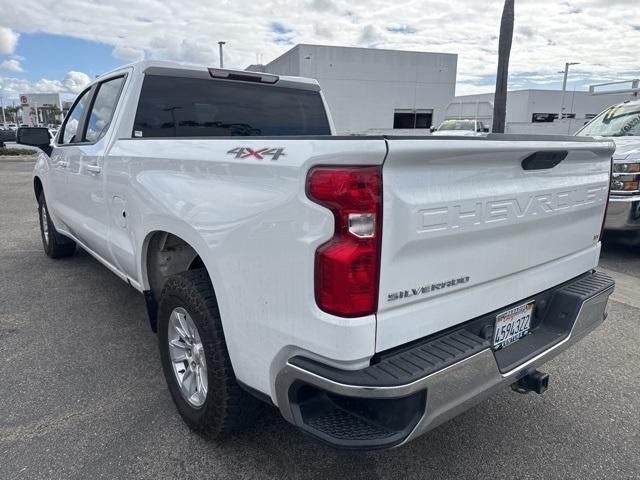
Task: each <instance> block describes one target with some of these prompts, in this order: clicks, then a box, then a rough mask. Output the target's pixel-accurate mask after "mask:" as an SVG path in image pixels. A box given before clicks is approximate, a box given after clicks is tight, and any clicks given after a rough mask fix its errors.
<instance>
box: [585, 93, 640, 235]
mask: <svg viewBox="0 0 640 480" xmlns="http://www.w3.org/2000/svg"><path fill="white" fill-rule="evenodd" d="M576 135H577V136H579V137H586V136H588V137H602V138H605V139H607V140H613V141H614V142H615V144H616V151H615V153H614V155H613V175H612V179H611V191H610V196H609V208H608V209H607V220H606V222H605V225H604V228H605V229H606V230H609V231H611V232H615V233H619V234H624V235H628V236H629V237H630V238H631V239H634V240H635V241H636V242H638V244H640V100H639V99H637V98H634V99H632V100H627V101H625V102H622V103H619V104H617V105H612V106H611V107H609V108H607V109H606V110H605V111H603V112H601V113H600V114H599V115H598V116H596V117H595V118H594V119H593V120H591V121H590V122H589V123H588V124H587V125H585V126H584V127H583V128H581V129H580V130H579V131H578V132H577V133H576Z"/></svg>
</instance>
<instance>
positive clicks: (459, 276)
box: [376, 135, 614, 351]
mask: <svg viewBox="0 0 640 480" xmlns="http://www.w3.org/2000/svg"><path fill="white" fill-rule="evenodd" d="M387 143H388V155H387V158H386V160H385V162H384V167H383V188H384V197H383V229H382V230H383V232H382V252H381V267H380V296H379V306H378V319H377V334H376V350H377V351H383V350H386V349H389V348H392V347H394V346H397V345H400V344H403V343H406V342H409V341H412V340H415V339H418V338H421V337H424V336H427V335H430V334H432V333H435V332H438V331H440V330H443V329H446V328H448V327H451V326H454V325H456V324H459V323H462V322H465V321H467V320H470V319H472V318H475V317H477V316H480V315H483V314H486V313H489V312H491V311H494V310H497V309H499V308H502V307H504V306H506V305H509V304H511V303H513V302H517V301H519V300H522V299H525V298H526V297H528V296H531V295H533V294H535V293H538V292H540V291H542V290H545V289H547V288H550V287H552V286H555V285H557V284H559V283H562V282H564V281H566V280H569V279H571V278H573V277H576V276H578V275H580V274H582V273H584V272H586V271H588V270H590V269H592V268H594V267H595V266H596V264H597V261H598V257H599V253H600V239H599V235H600V229H601V226H602V220H603V215H604V210H605V205H606V203H607V202H606V201H607V195H608V182H609V174H610V160H611V155H612V153H613V148H614V147H613V144H611V143H604V142H595V141H575V140H570V138H569V137H558V140H554V141H550V139H549V138H545V139H537V138H536V137H530V138H526V137H524V138H523V137H516V138H511V137H508V136H498V135H491V136H489V137H488V138H486V139H473V140H471V139H451V138H449V139H443V137H439V138H423V139H413V138H404V139H403V138H399V137H396V138H393V137H391V138H388V139H387ZM565 154H566V156H565ZM559 159H561V161H560V162H559V163H557V164H556V165H555V166H553V164H554V163H556V162H557V161H558V160H559Z"/></svg>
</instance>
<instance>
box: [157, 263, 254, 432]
mask: <svg viewBox="0 0 640 480" xmlns="http://www.w3.org/2000/svg"><path fill="white" fill-rule="evenodd" d="M158 340H159V343H160V359H161V361H162V369H163V371H164V375H165V378H166V380H167V384H168V387H169V391H170V392H171V396H172V397H173V401H174V402H175V404H176V407H177V408H178V412H180V415H181V416H182V418H183V419H184V421H185V422H186V423H187V425H189V426H190V427H191V428H192V429H193V430H196V431H198V432H201V433H203V434H206V435H207V436H209V437H212V438H221V437H224V436H226V435H228V434H230V433H233V432H235V431H238V430H241V429H243V428H245V427H247V426H249V425H251V424H252V423H253V421H254V420H255V419H256V417H257V415H258V413H259V411H260V407H261V405H262V404H261V402H260V401H259V400H257V399H256V398H254V397H252V396H251V395H249V394H248V393H247V392H245V391H244V390H242V388H240V386H239V385H238V382H237V381H236V378H235V375H234V373H233V368H232V366H231V360H230V359H229V352H228V351H227V346H226V343H225V338H224V333H223V331H222V322H221V320H220V312H219V310H218V304H217V302H216V298H215V294H214V292H213V287H212V285H211V280H210V279H209V275H208V274H207V272H206V270H205V269H197V270H191V271H188V272H183V273H180V274H177V275H174V276H171V277H169V279H167V282H166V283H165V286H164V288H163V290H162V294H161V296H160V304H159V306H158Z"/></svg>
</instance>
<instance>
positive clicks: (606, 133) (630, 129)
mask: <svg viewBox="0 0 640 480" xmlns="http://www.w3.org/2000/svg"><path fill="white" fill-rule="evenodd" d="M576 135H578V136H581V137H595V136H602V137H625V136H639V135H640V105H637V104H635V105H619V106H615V107H611V108H608V109H607V110H605V111H604V112H602V113H601V114H600V115H598V116H597V117H596V118H594V119H593V120H591V122H589V123H588V124H587V125H586V126H585V127H584V128H583V129H582V130H580V131H579V132H578V133H577V134H576Z"/></svg>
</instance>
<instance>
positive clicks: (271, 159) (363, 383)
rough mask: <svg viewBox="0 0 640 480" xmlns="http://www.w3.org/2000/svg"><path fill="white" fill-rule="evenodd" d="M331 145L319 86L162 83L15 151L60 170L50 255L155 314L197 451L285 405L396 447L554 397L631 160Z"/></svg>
mask: <svg viewBox="0 0 640 480" xmlns="http://www.w3.org/2000/svg"><path fill="white" fill-rule="evenodd" d="M332 132H333V127H332V123H331V118H330V116H329V113H328V112H327V110H326V105H325V102H324V100H323V97H322V93H321V92H320V88H319V86H318V84H317V82H315V81H313V80H307V79H301V78H291V77H278V76H274V75H269V74H265V73H252V72H236V71H230V70H219V69H213V68H209V69H208V68H204V67H203V68H198V67H186V66H180V65H176V64H171V63H161V62H142V63H136V64H134V65H131V66H126V67H122V68H120V69H118V70H115V71H113V72H110V73H108V74H105V75H102V76H101V77H100V78H98V79H97V80H95V81H94V82H93V83H92V84H91V85H90V86H89V87H88V88H87V89H86V90H85V91H84V92H82V93H81V94H80V95H79V96H78V98H77V99H76V101H75V103H74V105H73V106H72V108H71V110H70V111H69V113H68V115H67V118H66V119H65V121H64V124H63V125H62V128H61V129H60V131H59V132H58V134H57V137H56V139H55V140H54V142H53V144H52V145H49V136H48V132H47V130H46V129H37V128H36V129H20V131H19V135H18V137H19V141H20V142H21V143H24V144H28V145H34V146H39V147H40V148H42V150H43V153H42V154H40V155H39V157H38V160H37V163H36V167H35V171H34V184H33V186H34V191H35V196H36V198H37V200H38V208H39V214H40V224H41V234H42V242H43V246H44V250H45V252H46V254H47V255H49V256H50V257H52V258H60V257H68V256H71V255H72V254H73V252H74V250H75V248H76V245H79V246H81V247H82V248H83V249H85V250H86V251H87V252H89V253H90V254H91V255H93V256H94V257H95V258H96V259H98V260H99V261H100V262H101V263H102V264H104V265H105V266H106V267H107V268H108V269H110V270H111V271H112V272H113V273H115V274H116V275H117V276H119V277H120V278H122V279H123V280H124V281H126V282H128V283H129V284H130V285H131V286H132V287H133V288H135V289H137V290H139V291H140V292H141V293H143V294H144V297H145V299H146V303H147V307H148V312H149V319H150V323H151V327H152V328H153V329H154V330H155V331H157V332H158V339H159V345H160V353H161V360H162V366H163V369H164V373H165V376H166V380H167V383H168V386H169V390H170V391H171V395H172V397H173V399H174V401H175V403H176V405H177V408H178V411H179V412H180V414H181V415H182V417H183V418H184V420H185V421H186V422H187V423H188V424H189V425H190V426H191V427H192V428H194V429H196V430H198V431H201V432H204V433H206V434H208V435H210V436H212V437H216V438H217V437H220V436H224V435H225V434H228V433H230V432H232V431H234V430H236V429H238V428H241V427H243V426H246V425H248V424H251V423H252V422H253V420H254V419H255V417H256V415H257V414H258V412H259V409H260V406H261V405H263V404H264V403H269V404H273V405H276V406H277V407H278V408H279V410H280V412H281V413H282V415H283V416H284V417H285V418H286V419H287V420H288V421H290V422H292V423H293V424H295V425H297V426H299V427H300V428H301V429H303V430H304V431H306V432H307V433H309V434H310V435H312V436H314V437H316V438H318V439H321V440H322V441H325V442H327V443H329V444H331V445H334V446H336V447H342V448H350V449H369V448H384V447H392V446H397V445H400V444H402V443H405V442H407V441H409V440H410V439H413V438H415V437H416V436H418V435H420V434H422V433H424V432H426V431H427V430H429V429H431V428H433V427H434V426H436V425H439V424H440V423H442V422H444V421H445V420H447V419H449V418H451V417H453V416H455V415H457V414H459V413H460V412H462V411H464V410H465V409H467V408H469V407H470V406H472V405H473V404H475V403H477V402H479V401H480V400H481V399H483V398H486V397H487V396H488V395H489V394H491V393H493V392H496V391H498V390H501V389H504V388H506V387H509V386H510V385H511V386H513V388H515V389H516V390H519V391H522V392H527V391H531V390H534V391H537V392H538V393H541V392H543V391H544V390H545V389H546V387H547V382H548V376H547V375H545V374H543V373H541V372H539V371H537V368H538V367H539V366H540V365H541V364H542V363H544V362H546V361H547V360H549V359H550V358H552V357H553V356H555V355H556V354H557V353H559V352H560V351H562V350H563V349H565V348H566V347H568V346H569V345H571V344H573V343H574V342H576V341H577V340H578V339H580V338H581V337H582V336H584V335H585V334H587V333H588V332H590V331H591V330H593V329H594V328H595V327H596V326H597V325H599V324H600V322H602V321H603V319H604V315H605V306H606V304H607V299H608V297H609V294H610V293H611V292H612V290H613V281H612V280H611V279H610V278H608V277H607V276H606V275H604V274H602V273H598V272H596V271H595V268H596V265H597V264H598V257H599V253H600V233H601V228H602V222H603V216H604V211H605V205H606V200H607V194H608V189H609V172H610V161H611V153H612V151H613V145H612V144H611V143H610V142H599V141H595V140H593V139H587V138H574V137H525V136H519V137H510V136H505V135H490V136H488V137H486V138H475V139H473V138H472V139H447V138H442V137H441V138H437V137H436V138H428V137H425V138H420V139H416V138H402V137H382V136H379V137H370V136H369V137H364V136H349V137H338V136H332ZM567 360H568V357H567ZM504 414H505V415H514V414H516V413H515V412H504ZM495 428H499V426H498V425H496V426H495Z"/></svg>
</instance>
